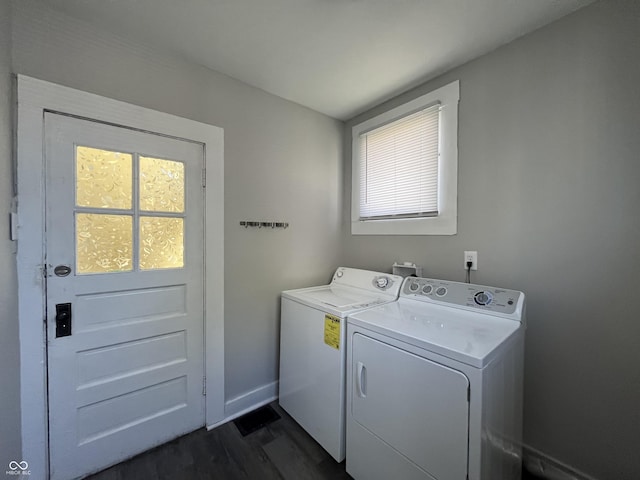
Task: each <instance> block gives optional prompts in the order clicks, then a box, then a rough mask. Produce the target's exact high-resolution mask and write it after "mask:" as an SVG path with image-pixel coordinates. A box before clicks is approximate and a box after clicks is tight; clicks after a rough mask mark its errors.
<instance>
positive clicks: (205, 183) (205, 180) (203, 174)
mask: <svg viewBox="0 0 640 480" xmlns="http://www.w3.org/2000/svg"><path fill="white" fill-rule="evenodd" d="M202 186H203V187H206V186H207V169H206V168H203V169H202Z"/></svg>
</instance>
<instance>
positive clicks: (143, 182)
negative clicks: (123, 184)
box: [140, 157, 184, 213]
mask: <svg viewBox="0 0 640 480" xmlns="http://www.w3.org/2000/svg"><path fill="white" fill-rule="evenodd" d="M140 210H144V211H147V212H149V211H153V212H180V213H181V212H184V164H183V163H182V162H174V161H172V160H162V159H159V158H149V157H140Z"/></svg>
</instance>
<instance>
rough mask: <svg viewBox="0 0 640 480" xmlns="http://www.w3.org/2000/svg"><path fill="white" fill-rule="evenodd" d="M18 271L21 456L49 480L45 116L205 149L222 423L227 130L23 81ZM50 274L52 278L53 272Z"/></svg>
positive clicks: (208, 336)
mask: <svg viewBox="0 0 640 480" xmlns="http://www.w3.org/2000/svg"><path fill="white" fill-rule="evenodd" d="M16 85H17V101H18V108H17V129H16V131H17V150H16V152H17V155H16V172H17V205H18V207H17V240H18V241H17V255H16V259H17V267H18V315H19V329H20V339H19V341H20V380H21V384H20V390H21V392H20V393H21V429H22V455H23V459H25V460H26V461H27V462H29V469H30V471H31V475H32V477H31V478H34V479H38V478H42V479H45V478H47V477H48V468H49V466H48V444H47V438H48V429H47V428H48V427H47V422H48V418H47V387H46V381H47V373H46V348H45V346H46V342H45V340H46V332H45V324H44V318H45V292H44V288H45V282H44V281H43V280H44V275H45V274H46V271H45V269H44V267H45V265H44V257H45V244H44V241H45V235H44V234H45V216H44V213H45V169H44V141H43V140H44V114H45V112H47V111H51V112H56V113H62V114H66V115H72V116H77V117H81V118H87V119H91V120H94V121H98V122H103V123H107V124H112V125H116V126H122V127H126V128H130V129H134V130H141V131H146V132H151V133H156V134H160V135H165V136H169V137H174V138H179V139H183V140H188V141H194V142H198V143H202V144H204V150H205V166H206V169H207V171H208V172H207V173H208V175H207V176H208V177H209V178H208V184H207V188H206V189H205V229H204V234H205V241H204V247H205V299H206V301H205V372H206V379H207V380H206V381H207V385H206V386H207V397H206V403H205V408H206V424H207V425H215V424H216V423H219V422H220V421H222V420H223V419H224V322H223V316H224V303H223V302H224V284H223V274H224V257H223V255H224V250H223V241H224V230H223V225H224V221H223V220H224V191H223V186H224V185H223V179H224V160H223V146H224V140H223V130H222V129H221V128H219V127H214V126H211V125H207V124H204V123H200V122H196V121H193V120H189V119H185V118H181V117H177V116H174V115H170V114H166V113H162V112H158V111H154V110H150V109H146V108H142V107H139V106H135V105H131V104H128V103H124V102H120V101H117V100H113V99H109V98H105V97H101V96H98V95H94V94H91V93H87V92H82V91H79V90H75V89H72V88H68V87H64V86H60V85H56V84H53V83H50V82H45V81H43V80H38V79H35V78H31V77H27V76H24V75H18V76H17V79H16ZM49 274H52V272H49Z"/></svg>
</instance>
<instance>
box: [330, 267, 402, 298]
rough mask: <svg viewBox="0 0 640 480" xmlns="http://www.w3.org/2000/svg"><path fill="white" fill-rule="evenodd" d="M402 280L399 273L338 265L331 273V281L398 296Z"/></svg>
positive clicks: (335, 283)
mask: <svg viewBox="0 0 640 480" xmlns="http://www.w3.org/2000/svg"><path fill="white" fill-rule="evenodd" d="M402 280H403V279H402V277H400V276H399V275H391V274H385V273H381V272H372V271H369V270H360V269H357V268H348V267H339V268H338V269H337V270H336V272H335V274H334V275H333V279H332V281H331V283H332V284H334V285H345V286H349V287H356V288H362V289H364V290H369V291H374V292H380V293H385V294H391V295H393V296H398V293H400V286H401V285H402Z"/></svg>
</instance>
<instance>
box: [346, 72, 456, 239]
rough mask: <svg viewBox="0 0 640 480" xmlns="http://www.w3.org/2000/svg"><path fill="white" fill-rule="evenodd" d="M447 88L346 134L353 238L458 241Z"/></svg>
mask: <svg viewBox="0 0 640 480" xmlns="http://www.w3.org/2000/svg"><path fill="white" fill-rule="evenodd" d="M459 101H460V84H459V82H458V81H454V82H451V83H449V84H447V85H444V86H442V87H440V88H438V89H436V90H433V91H431V92H429V93H426V94H424V95H421V96H419V97H417V98H414V99H412V100H409V101H408V102H406V103H404V104H402V105H398V106H396V107H393V108H391V109H389V110H386V111H384V112H382V113H379V114H378V115H375V116H373V117H371V118H369V119H367V120H365V121H363V122H361V123H358V124H355V125H353V126H352V128H351V141H352V155H351V158H352V162H351V168H352V174H351V233H352V234H353V235H455V234H456V232H457V228H458V227H457V225H458V102H459Z"/></svg>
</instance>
